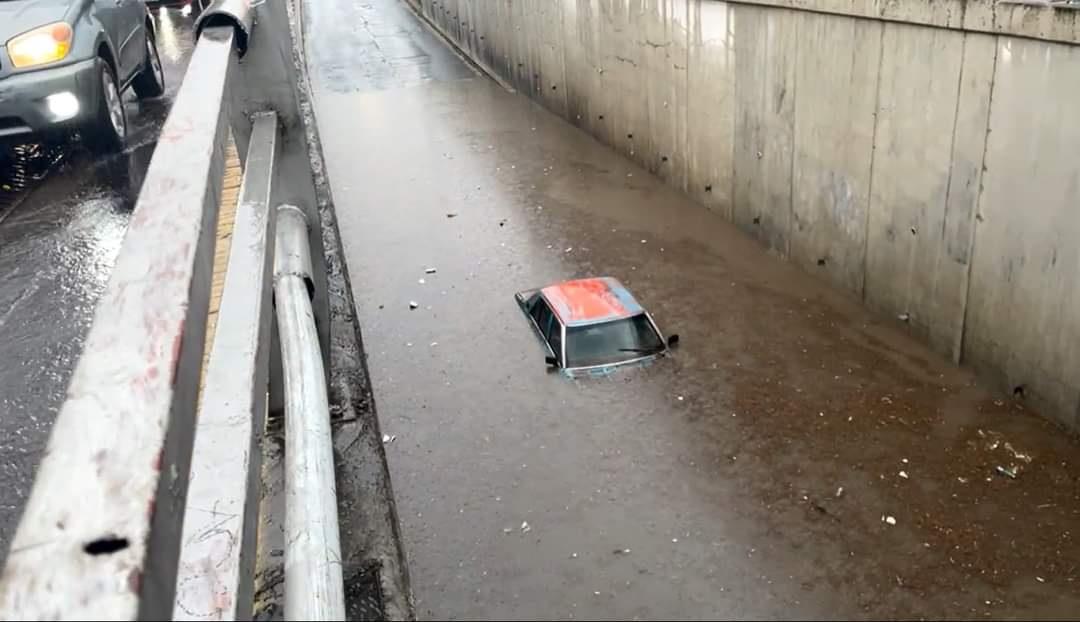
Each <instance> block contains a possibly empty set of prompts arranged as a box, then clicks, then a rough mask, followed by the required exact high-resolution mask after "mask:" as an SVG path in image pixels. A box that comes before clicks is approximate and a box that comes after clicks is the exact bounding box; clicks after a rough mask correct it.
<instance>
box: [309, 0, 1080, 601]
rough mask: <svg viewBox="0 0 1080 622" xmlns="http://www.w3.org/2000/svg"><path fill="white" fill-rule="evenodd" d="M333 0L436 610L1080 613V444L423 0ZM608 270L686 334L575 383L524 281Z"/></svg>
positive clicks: (397, 429) (385, 353)
mask: <svg viewBox="0 0 1080 622" xmlns="http://www.w3.org/2000/svg"><path fill="white" fill-rule="evenodd" d="M305 9H306V10H305V20H306V30H307V38H306V41H307V55H308V62H309V65H310V70H311V77H312V81H313V90H314V97H315V102H316V106H315V108H316V117H317V121H318V127H319V131H320V135H321V140H322V147H323V150H324V153H325V155H326V160H327V173H328V176H329V181H330V185H331V188H332V190H333V194H334V200H335V204H336V211H337V215H338V219H339V224H340V229H341V235H342V239H343V244H344V253H345V256H346V259H347V263H348V269H349V272H350V274H351V277H352V279H353V282H352V287H353V291H354V293H355V298H356V301H355V302H356V306H357V313H358V317H359V322H360V325H361V329H362V331H363V335H364V343H365V348H366V351H367V352H366V354H367V357H368V366H369V369H370V374H371V381H372V387H373V391H374V398H375V401H376V404H377V407H378V412H379V418H380V424H381V427H382V431H383V432H384V433H385V434H386V435H387V442H386V444H385V450H386V453H387V461H388V463H389V467H390V474H391V477H392V480H393V487H394V492H395V496H396V499H397V507H398V513H399V516H400V521H401V531H402V537H403V539H404V543H405V548H406V552H407V555H408V560H409V564H410V574H411V580H412V588H413V590H414V593H415V598H416V604H417V610H418V614H419V615H420V616H421V617H423V618H433V619H462V618H495V619H500V618H501V619H520V618H588V619H609V618H610V619H630V618H635V619H637V618H668V619H671V618H678V619H682V618H695V619H697V618H802V619H818V618H895V617H904V618H908V617H948V618H984V617H1027V618H1055V617H1056V618H1061V617H1070V616H1075V614H1076V612H1077V611H1080V582H1078V577H1080V574H1078V572H1077V570H1078V565H1080V562H1078V561H1077V560H1080V545H1078V542H1077V538H1078V536H1080V499H1078V495H1080V484H1078V482H1077V479H1076V477H1077V476H1076V473H1077V467H1076V460H1077V455H1078V449H1080V444H1078V443H1077V441H1076V439H1075V438H1074V437H1072V436H1070V435H1067V434H1065V433H1063V432H1061V431H1060V430H1059V429H1057V428H1056V427H1054V426H1053V425H1052V424H1050V423H1048V422H1046V421H1045V420H1043V419H1041V418H1040V417H1038V416H1037V414H1035V413H1032V412H1029V411H1028V410H1027V409H1025V408H1024V405H1023V404H1022V403H1021V402H1015V401H1013V400H1012V399H1011V397H1010V398H1006V397H1005V396H998V395H994V394H991V393H989V392H988V391H987V390H986V389H984V388H982V387H980V386H979V385H978V383H977V382H976V381H975V380H974V378H973V376H972V375H971V374H970V373H968V372H967V371H964V370H960V369H958V368H956V367H954V366H952V365H950V364H949V363H947V362H946V361H944V360H943V359H941V358H940V357H938V356H936V355H934V354H933V353H931V352H930V351H929V350H927V349H925V348H923V347H922V346H920V345H918V344H916V343H913V342H912V341H910V340H909V339H907V338H906V337H905V336H904V335H903V333H902V331H900V330H897V327H896V326H895V325H894V324H893V322H895V321H896V320H895V319H893V318H881V317H877V316H874V315H873V314H871V313H869V312H867V311H866V310H865V309H863V308H862V307H860V306H859V304H858V303H857V301H856V300H854V299H852V298H850V297H848V296H846V295H844V294H842V293H838V292H836V291H834V290H831V289H829V288H828V287H827V286H826V285H825V284H824V283H822V282H819V281H817V280H815V279H814V278H812V277H809V276H807V275H806V274H804V273H801V272H799V271H798V270H797V269H795V268H793V267H792V266H790V265H788V264H785V263H783V262H782V261H780V260H779V259H777V258H775V257H772V256H770V255H768V254H767V253H766V252H765V251H764V250H763V249H762V248H761V247H759V246H758V245H757V244H756V243H754V242H752V241H750V240H749V239H747V238H746V237H744V236H742V235H741V234H739V233H738V232H737V231H736V230H735V229H734V228H733V227H731V226H730V225H728V224H727V223H726V222H724V221H723V220H722V219H721V218H720V217H719V216H718V215H715V214H712V213H710V212H708V211H707V210H705V209H703V208H701V207H699V206H697V205H695V204H693V203H691V202H690V201H689V200H688V199H687V198H685V197H684V196H682V195H679V194H678V193H676V192H674V191H673V190H671V189H670V188H669V187H667V186H665V185H664V184H663V183H662V182H661V181H659V180H657V179H655V178H653V177H651V176H650V175H649V174H648V173H647V172H645V171H644V170H642V169H641V168H640V167H638V166H636V165H634V164H632V163H630V162H628V161H627V160H625V159H623V158H621V157H620V156H619V155H617V154H616V153H615V152H613V151H612V150H610V149H608V148H606V147H604V146H602V145H600V144H599V143H597V142H596V141H594V140H592V139H591V138H590V137H588V136H587V135H586V134H584V133H583V132H581V131H579V130H577V129H576V128H574V127H572V126H570V125H568V124H566V123H565V122H563V121H562V120H560V119H558V118H556V117H554V116H553V115H551V114H549V113H547V112H546V111H544V110H543V109H541V108H540V107H538V106H537V105H535V104H534V103H532V102H530V101H529V100H527V99H526V98H524V97H522V96H520V95H516V94H512V93H508V92H506V91H505V90H503V89H502V88H500V87H499V86H498V85H497V84H495V83H494V82H492V81H491V80H489V79H487V78H485V77H483V76H480V75H478V74H476V73H475V72H474V71H473V70H472V69H471V68H469V67H467V66H466V65H464V64H463V63H462V62H461V61H460V60H459V59H458V57H457V56H456V55H455V54H453V53H452V52H451V51H450V50H449V49H447V48H446V47H445V46H443V45H442V44H441V43H440V42H439V40H438V39H436V38H435V37H433V36H432V35H431V34H430V33H429V32H428V31H427V30H425V28H424V27H423V26H422V25H421V24H420V23H419V22H418V21H417V20H416V18H415V17H414V16H413V15H412V14H411V13H410V12H409V11H408V10H406V9H405V8H404V5H403V4H402V3H401V2H400V1H399V0H371V1H370V2H368V3H363V4H358V3H353V2H349V1H347V0H328V1H322V2H317V1H315V0H308V1H307V2H306V4H305ZM427 268H435V269H436V270H437V272H436V273H435V274H428V273H427V272H426V269H427ZM600 275H610V276H615V277H618V278H620V279H621V280H622V281H623V282H624V283H626V284H627V285H628V286H629V288H630V289H631V290H632V291H633V293H634V294H635V295H636V296H637V297H638V298H639V300H641V301H642V302H643V303H644V304H645V306H646V307H647V308H649V309H650V310H652V311H653V312H654V314H655V316H656V318H657V320H658V321H659V323H660V325H661V327H662V328H663V329H665V330H666V331H667V332H678V333H680V334H681V336H682V348H681V350H680V351H678V353H677V354H676V355H675V356H673V357H671V358H668V359H665V360H662V361H659V362H658V363H657V364H656V365H654V366H652V367H651V368H648V369H645V370H636V371H625V372H620V373H618V374H616V375H614V376H612V377H609V378H606V379H602V380H595V379H594V380H580V381H572V380H569V379H567V378H565V377H562V376H561V375H558V374H552V373H548V371H547V370H546V369H545V365H544V352H543V351H542V349H541V347H540V346H539V344H538V343H537V340H536V339H535V337H534V336H533V333H532V330H531V328H530V327H529V325H528V324H527V322H526V320H525V318H524V316H523V315H522V314H521V312H520V310H519V309H518V307H517V305H516V303H515V301H514V293H515V292H517V291H520V290H524V289H529V288H534V287H538V286H542V285H545V284H548V283H552V282H555V281H560V280H564V279H569V278H576V277H582V276H600ZM413 301H415V302H416V303H418V308H416V309H415V310H410V306H411V305H410V302H413ZM999 466H1000V467H1003V468H1004V469H1005V470H1006V471H1007V472H1008V473H1010V474H1012V475H1015V477H1010V476H1008V475H1002V474H1000V473H999V472H998V469H997V467H999Z"/></svg>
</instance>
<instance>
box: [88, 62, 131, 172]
mask: <svg viewBox="0 0 1080 622" xmlns="http://www.w3.org/2000/svg"><path fill="white" fill-rule="evenodd" d="M98 80H99V82H100V84H101V87H100V96H99V100H98V106H97V114H95V115H94V118H93V119H91V120H90V121H89V122H88V123H87V124H86V125H85V126H84V127H83V128H82V134H83V141H84V142H85V143H86V146H87V147H89V148H90V150H91V151H93V152H94V153H114V152H117V151H121V150H123V148H124V142H125V140H126V138H127V112H125V110H124V100H123V99H122V98H121V96H120V88H119V87H118V86H117V84H116V74H115V73H113V70H112V67H110V66H109V63H107V62H105V60H104V59H102V60H100V61H98Z"/></svg>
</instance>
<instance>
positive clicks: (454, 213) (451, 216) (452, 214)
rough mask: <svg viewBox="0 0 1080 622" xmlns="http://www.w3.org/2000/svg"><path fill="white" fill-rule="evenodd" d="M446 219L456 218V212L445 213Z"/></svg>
mask: <svg viewBox="0 0 1080 622" xmlns="http://www.w3.org/2000/svg"><path fill="white" fill-rule="evenodd" d="M446 217H447V218H457V212H447V213H446Z"/></svg>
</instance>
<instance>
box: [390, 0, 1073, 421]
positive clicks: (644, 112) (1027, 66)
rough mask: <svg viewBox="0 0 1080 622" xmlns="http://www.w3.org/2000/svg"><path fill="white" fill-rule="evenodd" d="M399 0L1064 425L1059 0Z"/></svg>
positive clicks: (1069, 196) (1062, 19) (1065, 273)
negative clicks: (1046, 1) (1047, 1)
mask: <svg viewBox="0 0 1080 622" xmlns="http://www.w3.org/2000/svg"><path fill="white" fill-rule="evenodd" d="M408 1H409V2H411V3H412V4H413V5H414V6H415V7H416V8H417V9H418V10H419V11H420V12H422V13H423V14H424V15H425V16H426V17H427V19H428V20H429V21H431V22H432V23H433V24H434V25H435V26H436V27H437V28H438V29H439V30H441V31H442V33H443V34H444V35H446V36H447V37H448V38H449V39H451V40H452V41H453V42H454V43H455V44H456V45H457V46H458V47H459V48H461V49H462V50H463V51H464V52H465V53H466V54H467V55H469V56H470V57H471V58H472V59H473V60H474V61H476V62H477V64H479V65H481V66H482V67H483V68H484V69H485V70H487V71H489V72H490V73H493V74H495V75H496V76H498V77H499V78H501V79H502V80H503V81H505V82H507V83H509V84H510V85H511V86H512V87H513V88H515V89H516V90H518V91H519V92H521V93H523V94H526V95H528V96H529V97H531V98H533V99H535V100H536V101H538V102H540V103H542V104H543V105H544V106H546V107H547V108H549V109H550V110H552V111H553V112H555V113H556V114H559V115H561V116H563V117H564V118H566V119H567V120H568V121H570V122H571V123H573V124H575V125H577V126H578V127H580V128H581V129H583V130H585V131H587V132H589V133H590V134H592V135H593V136H595V137H596V138H597V139H599V140H601V141H602V142H604V143H606V144H608V145H610V146H612V147H613V148H615V149H617V150H619V151H620V152H622V153H623V154H624V155H626V156H627V157H629V158H631V159H633V160H635V161H636V162H638V163H640V164H641V165H642V166H644V167H645V168H647V169H648V170H649V171H651V172H653V173H654V174H656V175H658V176H660V177H662V178H663V179H665V180H666V181H667V182H668V183H670V184H672V185H673V186H675V187H677V188H679V189H681V190H683V191H684V192H686V193H687V194H689V195H690V196H692V197H693V198H695V199H696V200H697V201H698V202H700V203H701V204H702V205H704V206H706V207H708V208H709V209H712V210H714V211H716V212H718V213H719V214H721V215H723V216H724V217H725V218H727V219H728V220H730V221H732V222H733V223H735V224H736V225H737V226H738V227H739V228H740V229H742V230H743V231H744V232H746V233H747V234H748V235H751V236H754V237H755V238H757V239H759V240H760V241H761V242H762V243H763V244H765V245H766V246H767V247H768V248H770V249H771V250H772V251H773V252H775V253H776V254H778V255H780V256H782V257H784V258H786V259H787V260H789V261H792V262H794V263H796V264H798V265H799V266H801V267H803V268H804V269H805V270H806V271H807V272H811V273H813V274H816V275H819V276H820V277H822V278H824V279H826V280H828V281H830V282H831V283H833V284H834V285H836V286H839V287H842V288H844V289H846V290H848V291H850V292H852V293H853V294H854V295H856V296H859V297H861V298H862V299H863V301H864V302H865V303H866V304H867V305H868V306H869V307H871V308H873V309H875V310H877V311H880V312H883V313H886V314H890V315H892V316H895V317H898V318H903V321H905V322H906V325H907V327H908V329H909V330H910V332H911V333H912V334H914V335H915V336H916V337H918V338H921V339H923V340H924V341H926V342H927V343H929V344H930V345H931V346H932V347H933V348H935V349H936V350H938V351H939V352H941V353H943V354H945V355H947V356H949V357H951V358H952V359H953V360H954V361H956V362H960V363H965V364H969V365H972V366H974V367H975V368H976V369H977V370H979V371H980V372H982V374H983V375H984V376H985V377H987V378H989V379H990V380H991V381H993V382H995V383H996V384H997V386H998V387H999V388H1000V389H1002V390H1005V391H1013V392H1015V393H1017V394H1022V395H1023V396H1024V398H1025V399H1027V400H1029V401H1031V402H1033V403H1034V404H1035V405H1036V406H1037V407H1038V408H1040V409H1042V410H1043V412H1045V413H1046V414H1047V415H1049V416H1051V417H1053V418H1056V419H1058V420H1059V421H1061V422H1062V423H1064V424H1066V425H1067V426H1069V427H1072V428H1073V429H1080V284H1078V283H1080V203H1078V200H1080V158H1077V157H1076V154H1077V150H1076V146H1077V145H1080V129H1078V124H1077V123H1076V117H1075V114H1071V113H1072V112H1073V111H1074V109H1075V106H1074V103H1075V102H1076V101H1078V100H1080V80H1077V79H1076V76H1080V45H1078V43H1080V11H1078V10H1076V8H1075V7H1074V8H1068V7H1057V8H1054V7H1051V6H1045V5H1043V4H1038V3H1026V4H1025V3H1009V2H996V1H995V0H900V1H897V0H738V1H727V2H725V1H720V0H408ZM657 209H664V206H662V205H658V206H657Z"/></svg>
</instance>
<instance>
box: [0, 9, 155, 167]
mask: <svg viewBox="0 0 1080 622" xmlns="http://www.w3.org/2000/svg"><path fill="white" fill-rule="evenodd" d="M154 35H155V31H154V22H153V20H152V19H151V17H150V14H149V12H148V11H147V8H146V5H145V4H144V3H143V1H142V0H0V45H2V47H0V158H2V157H3V152H4V151H6V150H7V148H8V146H10V145H11V144H15V143H21V142H27V141H30V140H35V139H37V138H43V137H50V136H55V135H57V134H63V133H67V132H71V131H73V130H74V131H78V132H79V133H80V134H82V137H83V140H84V141H85V143H86V144H87V145H88V146H89V147H90V148H91V149H92V150H94V151H97V152H107V151H117V150H120V149H123V147H124V141H125V138H126V136H127V116H126V114H125V112H124V105H123V102H122V100H121V95H122V93H124V91H125V90H127V89H128V88H129V87H130V88H132V89H134V91H135V94H136V95H137V96H138V97H139V98H151V97H157V96H159V95H161V94H162V93H163V92H164V90H165V76H164V72H163V71H162V69H161V60H160V59H159V58H158V52H157V45H156V42H155V39H154Z"/></svg>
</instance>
